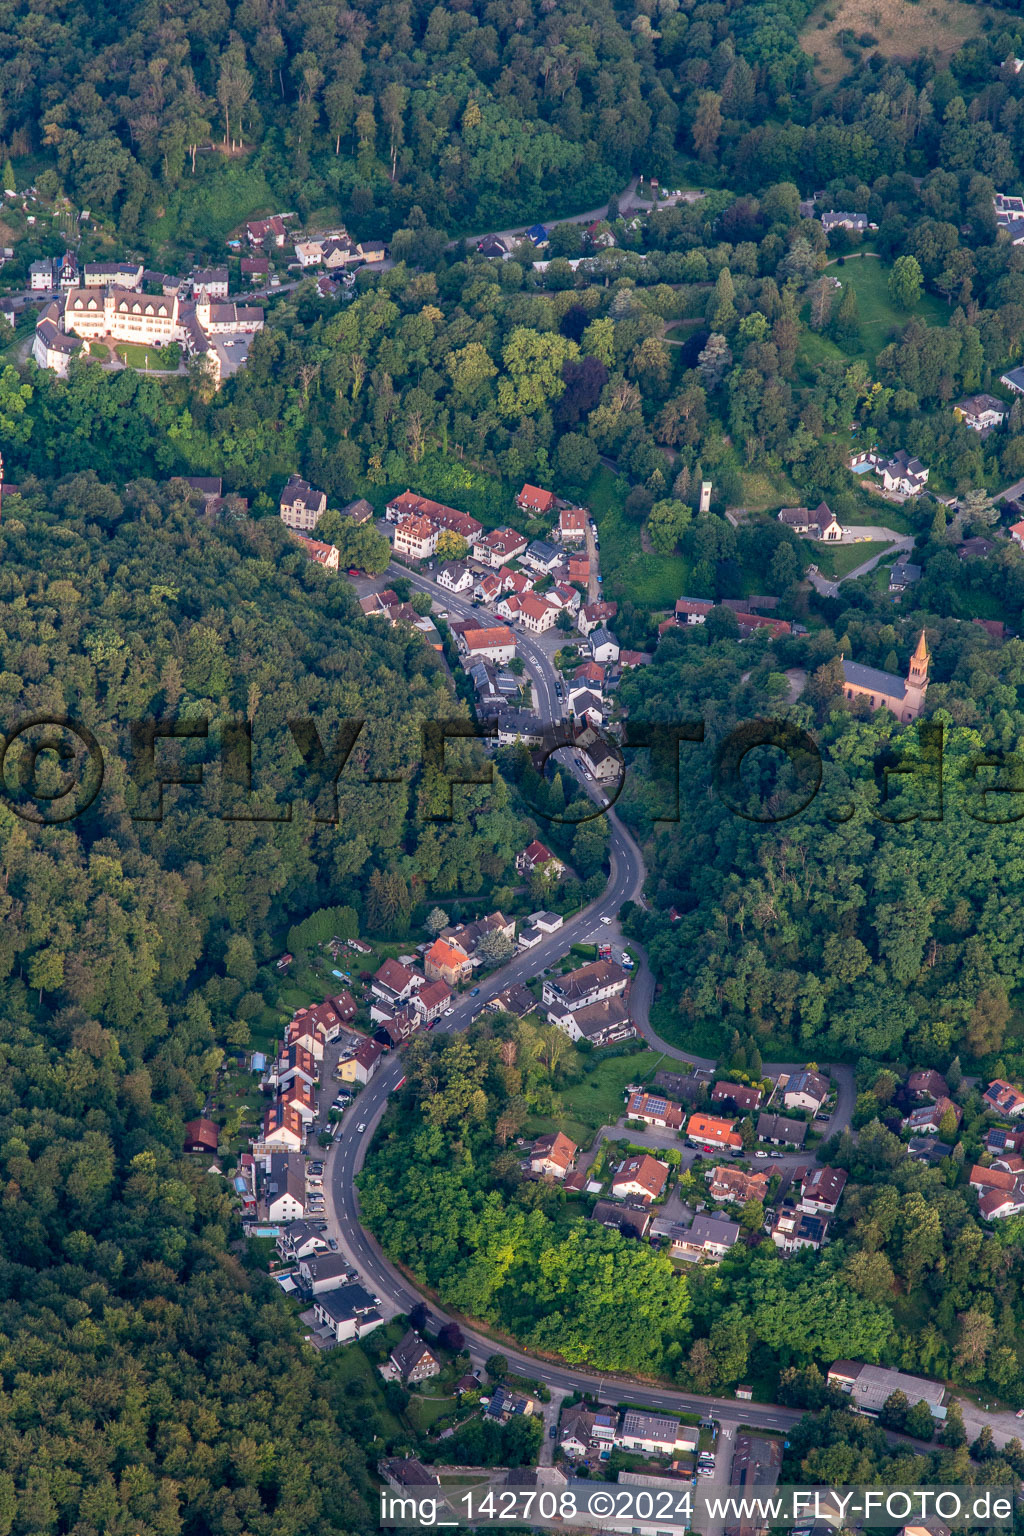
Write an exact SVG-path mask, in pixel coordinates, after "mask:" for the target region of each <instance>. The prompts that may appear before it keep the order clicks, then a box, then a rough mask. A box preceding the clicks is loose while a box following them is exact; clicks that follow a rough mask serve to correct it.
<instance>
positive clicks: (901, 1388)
mask: <svg viewBox="0 0 1024 1536" xmlns="http://www.w3.org/2000/svg"><path fill="white" fill-rule="evenodd" d="M828 1384H829V1386H830V1387H838V1388H839V1389H840V1391H841V1392H846V1393H848V1394H849V1396H850V1399H851V1407H853V1408H854V1409H856V1411H857V1412H858V1413H866V1414H871V1415H874V1414H878V1413H880V1412H881V1410H882V1409H883V1408H884V1407H885V1405H886V1403H887V1402H888V1401H889V1399H890V1397H892V1395H893V1393H894V1392H902V1393H903V1395H904V1397H905V1398H906V1399H907V1402H908V1403H909V1404H910V1406H911V1408H913V1407H914V1406H915V1405H916V1404H917V1403H927V1404H928V1407H929V1408H930V1409H931V1411H932V1414H933V1416H934V1417H935V1418H945V1416H946V1415H945V1410H944V1409H943V1407H942V1403H943V1399H944V1398H945V1396H946V1389H945V1387H944V1386H943V1385H942V1383H941V1382H939V1381H929V1380H928V1379H927V1377H925V1376H911V1375H908V1374H907V1372H906V1371H896V1370H893V1369H892V1368H891V1367H889V1366H886V1365H865V1364H863V1362H862V1361H860V1360H837V1361H836V1362H835V1364H834V1365H833V1366H831V1367H830V1369H829V1372H828Z"/></svg>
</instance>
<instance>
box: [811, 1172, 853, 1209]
mask: <svg viewBox="0 0 1024 1536" xmlns="http://www.w3.org/2000/svg"><path fill="white" fill-rule="evenodd" d="M845 1188H846V1173H845V1172H844V1170H843V1169H842V1168H810V1169H808V1171H807V1172H806V1173H805V1174H804V1176H803V1181H802V1183H801V1185H800V1209H801V1210H802V1211H807V1212H808V1213H809V1214H810V1215H812V1216H834V1215H835V1213H836V1211H837V1210H838V1208H839V1202H840V1200H841V1199H842V1197H843V1190H844V1189H845Z"/></svg>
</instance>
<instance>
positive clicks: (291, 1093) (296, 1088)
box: [278, 1077, 316, 1130]
mask: <svg viewBox="0 0 1024 1536" xmlns="http://www.w3.org/2000/svg"><path fill="white" fill-rule="evenodd" d="M278 1103H279V1104H281V1105H283V1106H284V1108H285V1109H293V1110H294V1111H295V1113H296V1114H297V1115H298V1116H299V1117H300V1119H301V1120H302V1123H303V1125H304V1126H305V1127H306V1128H307V1130H308V1129H309V1127H310V1126H311V1125H312V1123H313V1121H314V1120H315V1119H316V1094H315V1093H314V1092H313V1090H312V1088H311V1087H310V1086H309V1084H308V1083H307V1082H306V1080H305V1078H302V1077H293V1078H292V1080H291V1082H290V1083H287V1084H286V1085H285V1086H284V1087H283V1088H280V1089H279V1090H278Z"/></svg>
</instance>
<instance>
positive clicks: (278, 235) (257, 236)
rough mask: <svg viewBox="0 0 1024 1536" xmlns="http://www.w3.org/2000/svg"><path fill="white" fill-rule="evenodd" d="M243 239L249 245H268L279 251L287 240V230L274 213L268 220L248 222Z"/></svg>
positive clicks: (279, 217)
mask: <svg viewBox="0 0 1024 1536" xmlns="http://www.w3.org/2000/svg"><path fill="white" fill-rule="evenodd" d="M245 237H246V239H247V240H248V242H249V244H250V245H268V244H269V245H274V246H277V248H278V250H281V249H282V248H283V247H284V242H285V240H286V238H287V230H286V229H285V227H284V220H283V219H282V218H281V215H280V214H279V213H275V214H273V215H271V217H270V218H269V219H252V220H250V222H249V223H248V224H246V226H245Z"/></svg>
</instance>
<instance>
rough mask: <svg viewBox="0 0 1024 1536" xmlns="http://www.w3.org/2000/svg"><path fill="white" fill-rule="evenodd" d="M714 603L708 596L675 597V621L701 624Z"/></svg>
mask: <svg viewBox="0 0 1024 1536" xmlns="http://www.w3.org/2000/svg"><path fill="white" fill-rule="evenodd" d="M714 606H715V604H714V601H713V599H711V598H710V597H677V598H676V608H675V614H676V623H677V624H703V623H704V622H705V621H706V619H707V616H708V614H709V613H710V612H711V610H712V609H713V608H714Z"/></svg>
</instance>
